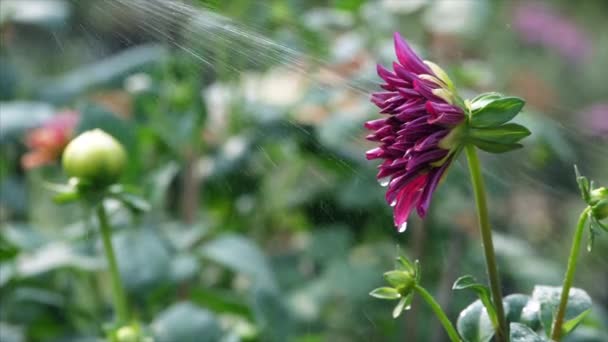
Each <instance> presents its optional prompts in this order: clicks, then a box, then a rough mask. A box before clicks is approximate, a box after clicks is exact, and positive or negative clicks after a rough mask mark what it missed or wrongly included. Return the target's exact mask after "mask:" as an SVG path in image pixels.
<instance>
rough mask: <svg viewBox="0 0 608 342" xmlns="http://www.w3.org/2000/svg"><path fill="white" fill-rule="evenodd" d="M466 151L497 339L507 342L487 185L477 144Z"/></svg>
mask: <svg viewBox="0 0 608 342" xmlns="http://www.w3.org/2000/svg"><path fill="white" fill-rule="evenodd" d="M465 151H466V154H467V159H468V161H469V172H470V173H471V183H472V184H473V191H474V193H475V202H476V203H477V217H478V219H479V230H480V231H481V239H482V241H483V250H484V254H485V257H486V267H487V271H488V279H489V281H490V290H491V292H492V301H493V302H494V307H495V309H496V318H497V320H498V326H497V327H495V329H496V340H497V341H498V342H507V341H508V338H507V336H508V331H509V330H508V329H509V327H508V326H507V320H506V319H505V311H504V308H503V305H502V293H501V292H502V291H501V289H500V277H499V275H498V265H497V263H496V255H495V254H494V243H493V242H492V229H491V228H490V219H489V216H488V205H487V201H486V192H485V185H484V182H483V177H482V176H481V166H480V163H479V158H478V157H477V151H476V150H475V146H473V145H467V146H466V147H465Z"/></svg>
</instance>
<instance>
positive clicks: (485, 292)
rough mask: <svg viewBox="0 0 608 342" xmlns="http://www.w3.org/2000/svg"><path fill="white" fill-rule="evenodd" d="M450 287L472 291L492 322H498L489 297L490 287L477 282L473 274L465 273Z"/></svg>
mask: <svg viewBox="0 0 608 342" xmlns="http://www.w3.org/2000/svg"><path fill="white" fill-rule="evenodd" d="M452 289H453V290H465V289H468V290H472V291H474V292H475V293H476V294H477V296H478V297H479V299H480V300H481V302H482V303H483V305H484V306H485V308H486V310H487V312H488V314H489V315H490V319H491V320H492V322H493V323H494V324H497V323H498V317H497V316H496V308H495V307H494V304H493V303H492V300H491V298H490V289H489V288H488V287H487V286H486V285H483V284H480V283H478V282H477V280H476V279H475V278H473V276H470V275H465V276H462V277H460V278H458V279H456V281H455V282H454V285H452Z"/></svg>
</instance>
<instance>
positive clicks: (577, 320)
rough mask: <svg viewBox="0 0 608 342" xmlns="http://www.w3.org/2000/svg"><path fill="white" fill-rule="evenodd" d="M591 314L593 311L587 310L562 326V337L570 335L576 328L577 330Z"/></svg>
mask: <svg viewBox="0 0 608 342" xmlns="http://www.w3.org/2000/svg"><path fill="white" fill-rule="evenodd" d="M589 312H591V309H587V310H585V311H583V312H581V313H580V314H579V315H578V316H576V317H574V318H572V319H570V320H568V321H566V322H564V323H563V324H562V335H563V336H565V335H567V334H569V333H570V332H571V331H572V330H574V328H576V327H577V326H578V325H579V323H580V322H582V321H583V319H584V318H585V317H587V314H589Z"/></svg>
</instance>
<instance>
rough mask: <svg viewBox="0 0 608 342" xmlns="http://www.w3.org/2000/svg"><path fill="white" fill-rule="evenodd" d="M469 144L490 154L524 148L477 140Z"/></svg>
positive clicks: (517, 145) (518, 145)
mask: <svg viewBox="0 0 608 342" xmlns="http://www.w3.org/2000/svg"><path fill="white" fill-rule="evenodd" d="M471 143H472V144H473V145H475V146H477V147H478V148H479V149H481V150H484V151H486V152H490V153H505V152H509V151H513V150H517V149H520V148H522V147H524V146H523V145H522V144H500V143H495V142H490V141H485V140H479V139H471Z"/></svg>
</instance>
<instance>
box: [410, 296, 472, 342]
mask: <svg viewBox="0 0 608 342" xmlns="http://www.w3.org/2000/svg"><path fill="white" fill-rule="evenodd" d="M414 289H415V290H416V292H418V294H419V295H420V296H421V297H422V298H423V299H424V300H425V301H426V303H427V304H428V305H429V306H430V307H431V309H433V312H435V315H437V318H439V321H440V322H441V325H443V328H444V329H445V331H446V333H447V334H448V336H449V337H450V340H451V341H452V342H460V341H462V340H461V339H460V336H459V335H458V332H457V331H456V329H454V326H453V325H452V322H450V320H449V318H448V316H447V315H446V314H445V312H443V309H441V306H440V305H439V303H437V301H436V300H435V298H433V296H432V295H431V294H430V293H429V292H428V291H427V290H425V289H424V287H421V286H420V285H416V286H415V287H414Z"/></svg>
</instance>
